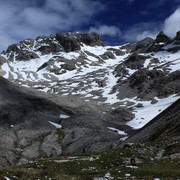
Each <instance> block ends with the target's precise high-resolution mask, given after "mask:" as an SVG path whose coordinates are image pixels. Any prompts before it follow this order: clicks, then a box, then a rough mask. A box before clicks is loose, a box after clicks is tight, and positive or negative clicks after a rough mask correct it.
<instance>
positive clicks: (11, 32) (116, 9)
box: [0, 0, 180, 50]
mask: <svg viewBox="0 0 180 180" xmlns="http://www.w3.org/2000/svg"><path fill="white" fill-rule="evenodd" d="M0 24H1V26H0V50H3V49H6V48H7V46H8V45H10V44H12V43H15V42H18V41H20V40H23V39H26V38H36V36H39V35H50V34H54V33H56V32H60V31H85V32H92V31H95V32H97V33H99V34H100V35H102V37H103V40H104V42H105V43H106V44H110V45H112V44H122V43H126V42H129V41H131V42H134V41H138V40H141V39H143V38H144V37H147V36H149V37H155V36H156V35H157V33H159V32H160V31H161V30H163V31H164V32H165V33H166V34H167V35H169V36H171V37H173V36H174V35H175V33H176V31H178V30H180V0H6V1H4V0H0Z"/></svg>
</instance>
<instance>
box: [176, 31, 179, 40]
mask: <svg viewBox="0 0 180 180" xmlns="http://www.w3.org/2000/svg"><path fill="white" fill-rule="evenodd" d="M175 40H177V41H179V40H180V31H178V32H177V33H176V37H175Z"/></svg>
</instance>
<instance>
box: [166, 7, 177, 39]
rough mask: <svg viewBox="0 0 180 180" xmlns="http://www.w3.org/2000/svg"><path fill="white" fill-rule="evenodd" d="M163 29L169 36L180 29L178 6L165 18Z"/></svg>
mask: <svg viewBox="0 0 180 180" xmlns="http://www.w3.org/2000/svg"><path fill="white" fill-rule="evenodd" d="M163 31H164V33H165V34H167V35H169V36H170V37H174V36H175V35H176V32H177V31H180V8H177V9H176V11H175V12H174V13H173V14H171V15H170V16H169V17H168V18H166V20H165V22H164V28H163Z"/></svg>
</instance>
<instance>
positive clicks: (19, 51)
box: [4, 32, 104, 61]
mask: <svg viewBox="0 0 180 180" xmlns="http://www.w3.org/2000/svg"><path fill="white" fill-rule="evenodd" d="M83 44H85V45H88V46H96V45H97V46H104V44H103V42H102V41H101V38H100V36H99V35H98V34H97V33H83V32H81V33H80V32H73V33H70V32H60V33H56V34H55V35H50V36H38V37H37V38H36V39H26V40H23V41H20V42H19V43H17V44H12V45H10V46H9V47H8V48H7V50H6V51H4V54H6V55H7V56H8V59H9V60H10V61H13V60H14V58H15V57H16V60H19V61H21V60H30V59H36V58H38V57H39V56H40V55H45V54H50V53H52V54H56V53H59V52H63V51H65V52H71V51H77V50H80V49H81V46H82V45H83Z"/></svg>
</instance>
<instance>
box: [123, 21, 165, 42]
mask: <svg viewBox="0 0 180 180" xmlns="http://www.w3.org/2000/svg"><path fill="white" fill-rule="evenodd" d="M161 27H162V24H161V23H154V22H150V23H147V22H146V23H139V24H136V25H134V26H132V27H130V28H129V29H128V30H125V31H123V33H122V38H123V39H124V40H125V41H128V42H129V41H139V40H142V39H144V38H146V37H151V38H155V37H156V35H157V34H158V33H159V31H160V29H161Z"/></svg>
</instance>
